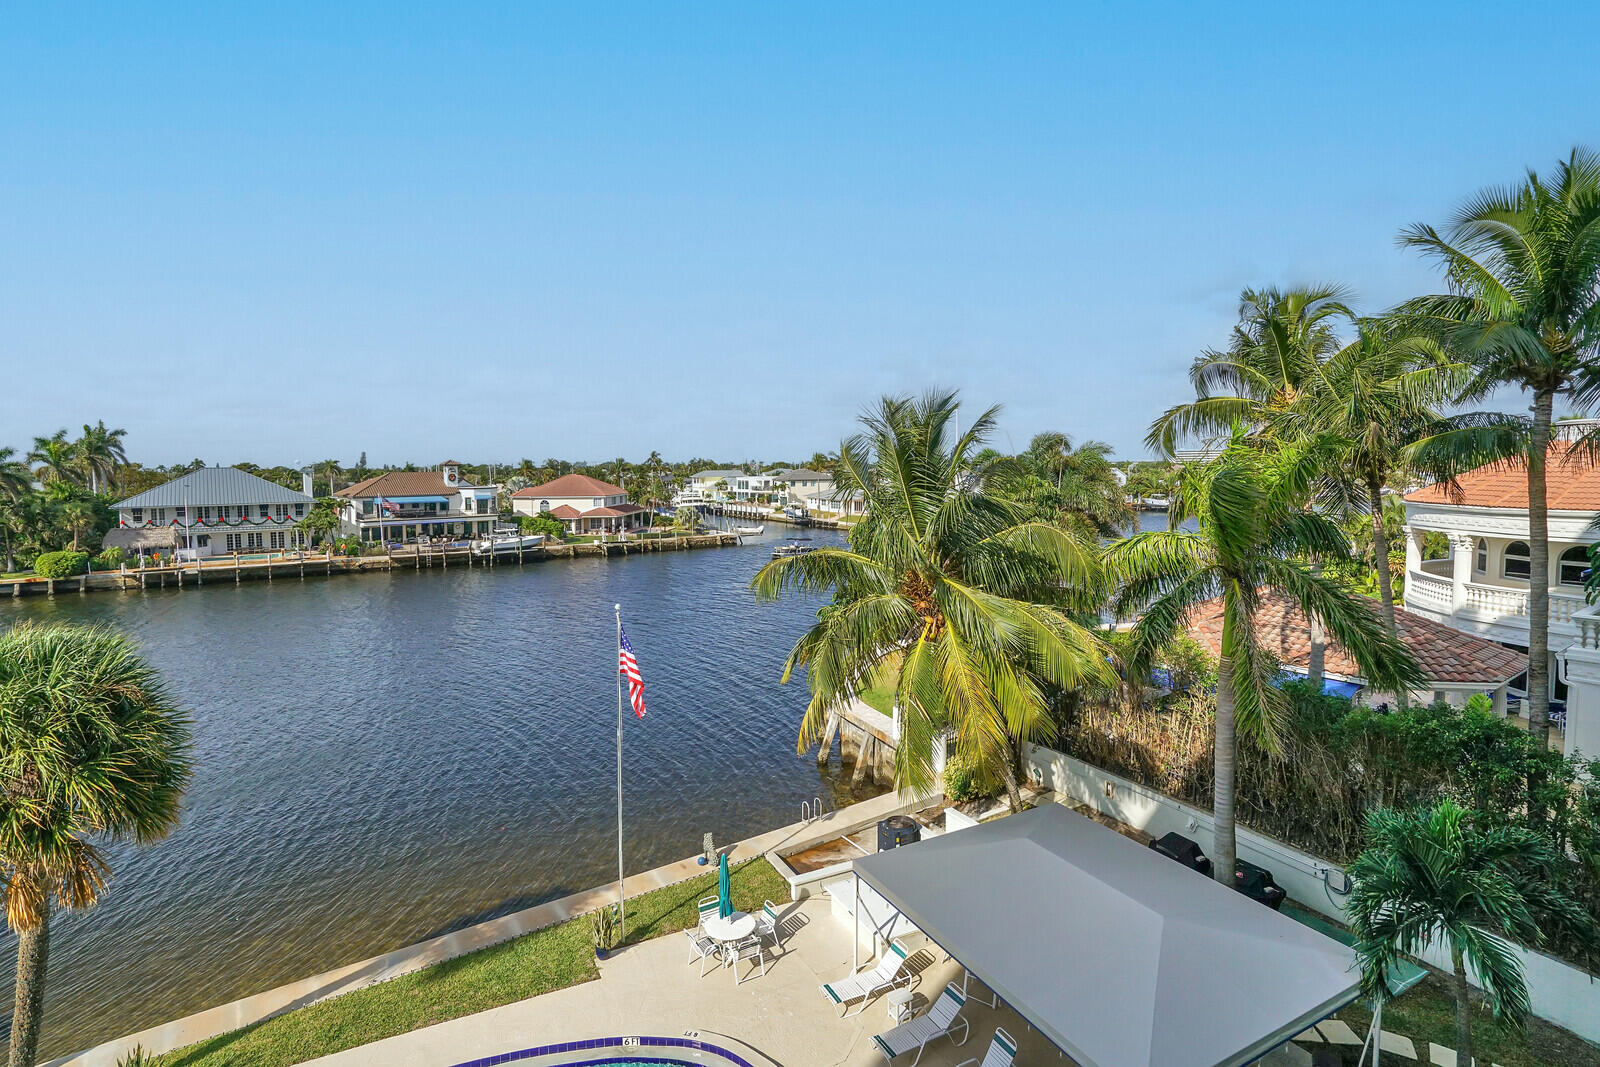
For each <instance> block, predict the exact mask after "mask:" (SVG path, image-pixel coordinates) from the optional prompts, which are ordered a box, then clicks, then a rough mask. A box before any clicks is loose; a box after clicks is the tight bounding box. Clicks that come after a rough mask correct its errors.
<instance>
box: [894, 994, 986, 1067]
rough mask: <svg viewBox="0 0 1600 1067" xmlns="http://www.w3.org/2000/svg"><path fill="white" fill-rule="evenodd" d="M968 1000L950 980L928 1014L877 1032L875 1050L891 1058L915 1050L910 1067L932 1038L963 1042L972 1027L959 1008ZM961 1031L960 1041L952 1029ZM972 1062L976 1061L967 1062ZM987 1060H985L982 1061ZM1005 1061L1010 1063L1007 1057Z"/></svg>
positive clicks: (920, 1057) (915, 1065) (914, 1065)
mask: <svg viewBox="0 0 1600 1067" xmlns="http://www.w3.org/2000/svg"><path fill="white" fill-rule="evenodd" d="M966 1003H967V998H966V997H963V996H962V995H961V991H960V990H959V989H957V988H956V984H955V983H954V982H951V983H950V984H949V985H947V986H945V987H944V992H943V993H940V994H939V999H938V1000H936V1001H934V1002H933V1007H931V1008H929V1009H928V1011H927V1014H925V1015H919V1016H917V1017H916V1018H915V1019H912V1020H911V1021H910V1022H908V1023H901V1024H900V1025H899V1026H897V1027H895V1028H894V1029H893V1030H890V1031H889V1032H888V1033H886V1034H879V1035H877V1036H876V1037H874V1038H873V1039H872V1043H873V1044H874V1045H877V1046H878V1051H879V1052H881V1053H883V1055H884V1058H886V1059H888V1060H893V1059H894V1058H895V1057H896V1056H899V1055H901V1054H902V1053H906V1052H910V1051H911V1050H912V1049H916V1050H917V1055H916V1057H915V1058H914V1059H912V1061H911V1067H917V1060H920V1059H922V1050H923V1049H925V1048H927V1047H928V1043H929V1042H930V1041H932V1040H934V1039H935V1038H940V1037H948V1038H949V1039H950V1040H951V1042H952V1043H953V1044H957V1045H962V1044H965V1043H966V1040H967V1036H968V1034H969V1033H970V1031H971V1029H972V1024H971V1023H969V1022H967V1020H965V1019H963V1018H961V1015H960V1013H961V1009H962V1007H964V1006H965V1005H966ZM958 1028H959V1029H960V1031H961V1040H960V1041H957V1040H956V1037H955V1032H956V1030H957V1029H958ZM970 1062H972V1063H976V1062H978V1061H977V1060H972V1061H970ZM985 1062H986V1063H987V1062H988V1061H987V1060H985ZM1004 1062H1008V1063H1009V1062H1010V1061H1009V1060H1007V1061H1004Z"/></svg>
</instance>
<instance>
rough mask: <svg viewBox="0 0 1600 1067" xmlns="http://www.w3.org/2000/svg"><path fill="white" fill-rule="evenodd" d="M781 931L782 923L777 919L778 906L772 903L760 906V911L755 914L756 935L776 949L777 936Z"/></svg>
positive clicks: (767, 902) (768, 902)
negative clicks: (769, 942)
mask: <svg viewBox="0 0 1600 1067" xmlns="http://www.w3.org/2000/svg"><path fill="white" fill-rule="evenodd" d="M781 929H782V921H781V920H780V919H779V918H778V906H777V905H776V904H774V903H773V902H772V901H770V900H769V901H766V902H765V903H763V904H762V905H761V910H760V911H758V912H756V933H757V934H758V935H760V936H761V937H764V938H766V939H767V940H768V941H771V942H772V947H773V948H777V947H778V934H779V932H780V930H781Z"/></svg>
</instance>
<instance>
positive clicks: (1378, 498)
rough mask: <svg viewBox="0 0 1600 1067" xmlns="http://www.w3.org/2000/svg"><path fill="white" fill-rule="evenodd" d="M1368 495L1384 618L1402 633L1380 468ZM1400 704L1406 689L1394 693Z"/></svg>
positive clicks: (1370, 475)
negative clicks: (1379, 475) (1390, 562)
mask: <svg viewBox="0 0 1600 1067" xmlns="http://www.w3.org/2000/svg"><path fill="white" fill-rule="evenodd" d="M1367 497H1368V501H1369V503H1370V506H1371V510H1372V554H1373V557H1374V559H1373V563H1374V564H1375V565H1376V566H1377V568H1378V599H1379V601H1380V602H1381V603H1382V604H1383V621H1384V622H1386V623H1388V624H1389V632H1390V633H1391V634H1394V635H1395V636H1396V637H1398V636H1400V625H1399V623H1397V622H1396V621H1395V615H1394V576H1393V575H1392V574H1390V572H1389V528H1388V527H1387V526H1385V525H1384V524H1383V479H1381V478H1379V477H1378V473H1377V472H1376V471H1368V472H1367ZM1394 698H1395V703H1397V704H1398V705H1400V707H1402V708H1405V707H1409V706H1410V704H1411V694H1410V693H1407V692H1406V691H1405V690H1404V689H1402V690H1401V691H1400V692H1398V693H1396V694H1395V695H1394Z"/></svg>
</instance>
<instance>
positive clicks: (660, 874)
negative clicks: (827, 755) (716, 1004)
mask: <svg viewBox="0 0 1600 1067" xmlns="http://www.w3.org/2000/svg"><path fill="white" fill-rule="evenodd" d="M905 803H906V802H905V801H903V800H902V799H901V798H899V797H898V796H897V795H896V794H894V793H886V794H884V795H883V796H879V797H874V798H873V799H871V800H866V801H862V802H861V803H859V804H852V805H850V806H849V807H847V808H843V809H841V810H839V811H835V812H830V813H829V814H828V815H826V816H824V817H823V818H821V819H818V820H814V821H813V822H810V823H794V824H792V825H789V826H784V827H781V828H779V829H777V830H772V831H769V832H768V833H764V834H760V835H758V836H756V837H752V838H749V839H747V840H744V841H740V842H738V843H737V844H735V845H733V846H732V847H731V848H729V849H728V855H729V859H730V861H732V862H739V861H742V860H747V859H754V858H756V857H758V856H761V855H764V854H765V853H767V852H769V851H771V850H773V849H780V848H787V847H789V846H790V845H797V844H804V843H807V842H810V841H821V840H825V839H827V838H829V837H833V836H836V835H837V834H838V833H839V829H840V828H841V827H848V826H852V825H855V824H856V823H859V822H862V821H863V820H867V821H874V822H875V821H877V820H878V819H879V818H881V817H883V816H885V815H889V814H891V813H893V812H895V811H898V810H900V809H901V808H903V807H904V806H905ZM704 873H706V868H705V867H701V866H699V865H698V864H697V863H696V862H695V859H694V857H690V858H688V859H684V860H679V861H678V862H676V863H669V864H667V865H666V866H664V867H657V868H656V869H654V870H651V871H645V872H643V873H641V874H636V875H629V876H628V880H627V884H626V891H627V894H628V895H629V896H630V897H632V896H637V895H638V894H640V893H646V892H649V891H650V890H652V889H659V888H661V887H662V886H665V885H672V884H674V883H676V882H682V881H686V880H687V879H690V878H694V877H696V876H697V875H701V874H704ZM615 899H616V885H615V883H613V884H610V885H605V886H600V887H597V888H595V889H589V890H585V891H583V892H581V893H574V894H572V895H571V896H566V897H562V898H561V899H559V900H552V901H550V902H549V903H546V904H540V905H538V906H536V907H532V908H527V909H525V910H523V911H518V912H513V913H512V914H510V915H505V916H502V917H500V918H498V919H490V920H489V921H487V922H483V923H479V924H478V925H476V926H469V927H467V928H466V929H464V930H457V931H455V932H454V933H449V934H444V935H442V936H440V937H436V938H432V939H431V940H428V941H422V942H418V943H417V944H414V945H407V946H406V947H404V948H400V949H396V950H394V951H393V952H387V953H385V954H383V955H381V956H374V957H372V958H371V959H366V960H361V961H360V962H357V963H350V964H346V965H345V966H343V967H337V968H334V969H333V970H331V971H325V972H324V973H322V974H318V975H313V976H312V977H310V978H304V979H301V980H300V981H298V982H290V983H289V984H287V985H282V986H279V987H277V988H276V989H269V990H267V991H266V992H264V993H257V994H255V995H253V996H249V997H245V998H243V999H242V1000H236V1001H233V1002H232V1003H229V1004H222V1005H219V1006H217V1007H214V1008H208V1009H206V1010H205V1011H201V1012H197V1013H195V1014H193V1015H189V1016H185V1017H184V1018H182V1019H177V1020H174V1021H172V1022H168V1023H163V1024H162V1025H160V1026H155V1027H151V1028H150V1029H148V1030H142V1031H140V1032H139V1033H136V1034H128V1035H126V1036H124V1037H120V1038H117V1039H116V1040H114V1041H108V1042H106V1043H104V1044H101V1045H96V1046H95V1047H94V1048H92V1049H88V1050H86V1051H84V1052H78V1053H74V1054H72V1055H70V1056H65V1057H62V1058H59V1059H55V1060H51V1061H50V1063H48V1064H46V1067H68V1065H70V1067H115V1064H116V1062H117V1060H118V1058H120V1057H121V1056H122V1055H124V1054H125V1053H126V1052H128V1050H130V1049H131V1048H133V1046H134V1045H142V1046H143V1047H144V1050H145V1051H146V1052H148V1053H151V1054H159V1053H162V1052H168V1051H170V1050H172V1049H176V1048H182V1047H183V1046H185V1045H192V1044H194V1043H195V1042H197V1041H203V1040H205V1039H207V1038H210V1037H216V1036H217V1035H219V1034H225V1033H228V1032H229V1031H231V1030H237V1029H239V1028H240V1027H242V1026H248V1025H250V1024H252V1023H256V1022H260V1021H261V1020H262V1019H266V1018H270V1017H271V1016H273V1015H278V1014H281V1013H282V1012H285V1011H288V1010H290V1009H293V1008H299V1007H304V1006H305V1005H307V1004H311V1003H314V1002H316V1001H318V1000H325V999H327V998H328V997H332V996H337V995H338V994H340V993H348V992H350V991H351V990H354V989H361V988H363V987H365V986H369V985H373V984H374V983H377V982H382V981H385V980H387V979H390V978H397V977H399V976H400V975H402V974H408V973H410V972H411V971H415V970H420V969H421V968H423V967H427V966H431V965H432V964H435V963H441V962H443V961H445V960H448V959H454V958H455V957H457V956H463V955H466V954H467V953H469V952H475V951H477V950H478V949H481V948H486V947H488V946H489V945H494V944H498V943H499V942H501V941H508V940H510V939H511V938H513V937H518V936H520V935H522V934H525V933H528V932H530V931H533V930H537V929H540V928H541V927H545V926H550V925H552V924H554V923H559V922H564V921H566V920H567V919H570V918H572V916H574V915H581V914H583V913H584V912H588V911H593V910H595V909H596V908H598V907H600V906H601V905H603V904H608V903H611V902H612V901H614V900H615ZM730 982H731V980H730ZM680 1029H681V1027H680ZM671 1032H672V1033H676V1032H677V1031H671ZM467 1058H470V1057H467Z"/></svg>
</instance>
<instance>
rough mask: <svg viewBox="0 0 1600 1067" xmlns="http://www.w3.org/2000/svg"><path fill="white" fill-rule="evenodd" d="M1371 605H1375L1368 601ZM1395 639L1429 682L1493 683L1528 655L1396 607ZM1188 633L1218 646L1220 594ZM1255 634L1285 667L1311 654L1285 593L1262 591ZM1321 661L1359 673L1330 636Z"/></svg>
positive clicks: (1511, 674) (1195, 616)
mask: <svg viewBox="0 0 1600 1067" xmlns="http://www.w3.org/2000/svg"><path fill="white" fill-rule="evenodd" d="M1372 610H1373V611H1378V610H1380V609H1379V607H1378V602H1377V601H1372ZM1395 622H1396V623H1397V625H1398V626H1399V630H1400V640H1401V642H1402V643H1403V644H1404V645H1405V646H1406V648H1407V649H1409V650H1410V652H1411V655H1412V656H1414V657H1415V658H1416V660H1417V664H1418V665H1419V666H1420V667H1421V668H1422V673H1423V676H1424V677H1426V678H1427V679H1428V681H1430V682H1436V683H1444V684H1449V685H1480V684H1481V685H1498V684H1499V683H1501V682H1503V681H1506V680H1507V679H1509V678H1515V677H1516V676H1517V675H1519V674H1521V673H1522V672H1523V671H1524V670H1526V669H1527V667H1528V657H1527V656H1525V655H1523V654H1522V653H1520V652H1516V651H1513V650H1512V649H1509V648H1507V647H1505V646H1504V645H1501V644H1497V643H1496V642H1494V641H1490V640H1487V639H1485V638H1482V637H1474V636H1472V635H1471V634H1464V633H1462V632H1461V631H1459V630H1453V629H1451V628H1450V627H1448V626H1445V625H1444V624H1443V623H1437V622H1434V621H1433V620H1432V619H1425V618H1423V617H1422V616H1421V615H1414V614H1412V613H1411V612H1409V611H1406V610H1404V609H1397V610H1396V612H1395ZM1189 633H1190V634H1191V635H1192V636H1193V637H1194V638H1195V640H1197V641H1199V642H1200V643H1201V644H1202V645H1204V646H1205V647H1206V649H1207V651H1209V652H1210V653H1211V654H1212V655H1213V656H1216V655H1219V654H1220V653H1221V651H1222V598H1220V597H1218V598H1217V599H1215V600H1208V601H1206V602H1205V603H1203V604H1200V605H1198V606H1197V607H1196V608H1195V610H1194V612H1193V613H1192V614H1191V615H1190V617H1189ZM1256 640H1257V642H1258V643H1260V645H1261V647H1263V648H1265V649H1266V650H1267V651H1269V652H1271V653H1272V654H1273V655H1274V656H1277V657H1278V661H1279V662H1280V663H1282V664H1283V665H1284V666H1285V667H1298V668H1300V669H1301V670H1304V669H1305V668H1306V666H1307V664H1308V663H1309V662H1310V659H1311V631H1310V626H1309V625H1308V624H1307V622H1306V616H1305V612H1303V611H1301V610H1300V608H1299V606H1298V605H1294V604H1292V603H1291V602H1290V601H1289V599H1288V598H1287V597H1284V596H1282V595H1280V594H1277V593H1272V592H1267V593H1264V594H1263V596H1262V598H1261V608H1260V610H1259V611H1258V612H1257V613H1256ZM1324 665H1325V667H1326V669H1327V671H1328V673H1329V674H1337V675H1339V676H1340V677H1343V678H1352V679H1359V678H1360V677H1361V668H1359V667H1358V666H1356V662H1355V660H1353V659H1351V658H1350V654H1349V653H1347V652H1346V651H1345V650H1344V649H1343V648H1340V647H1339V646H1338V645H1337V644H1335V643H1334V642H1332V641H1329V642H1328V649H1327V654H1326V658H1325V660H1324Z"/></svg>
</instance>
